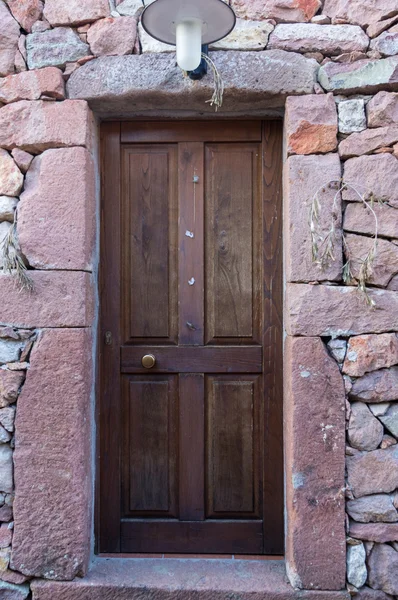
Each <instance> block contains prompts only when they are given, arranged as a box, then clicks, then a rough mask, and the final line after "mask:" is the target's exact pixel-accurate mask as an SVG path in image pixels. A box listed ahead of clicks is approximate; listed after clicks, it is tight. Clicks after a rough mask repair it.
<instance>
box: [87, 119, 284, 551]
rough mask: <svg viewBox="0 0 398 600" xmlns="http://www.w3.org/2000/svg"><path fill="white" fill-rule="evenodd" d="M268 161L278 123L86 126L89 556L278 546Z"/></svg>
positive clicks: (277, 390) (273, 156) (277, 224)
mask: <svg viewBox="0 0 398 600" xmlns="http://www.w3.org/2000/svg"><path fill="white" fill-rule="evenodd" d="M281 164H282V158H281V126H280V124H279V123H278V122H265V123H261V122H259V121H250V122H249V121H243V122H226V121H224V122H178V123H174V124H172V123H161V122H159V123H155V122H153V123H141V122H136V123H104V124H103V125H102V204H101V259H100V327H99V359H100V378H99V393H100V397H101V402H100V408H99V444H98V448H99V457H98V470H99V479H98V502H97V512H98V519H97V522H98V528H97V531H98V537H97V539H98V542H97V547H98V550H99V551H100V552H107V553H113V552H115V553H116V552H125V553H129V552H131V553H135V552H148V553H154V552H156V553H158V552H160V553H175V552H178V553H212V554H215V553H223V554H225V553H227V554H261V553H269V554H271V553H277V554H280V553H282V551H283V543H282V532H283V495H282V490H283V483H282V482H283V465H282V390H281V386H282V384H281V382H282V353H281V344H282V328H281V297H282V291H281V243H280V239H281V194H280V179H281ZM148 354H151V355H153V356H154V357H155V359H156V362H155V365H154V366H153V367H152V368H150V369H147V368H145V367H143V365H142V358H143V357H144V356H145V355H148Z"/></svg>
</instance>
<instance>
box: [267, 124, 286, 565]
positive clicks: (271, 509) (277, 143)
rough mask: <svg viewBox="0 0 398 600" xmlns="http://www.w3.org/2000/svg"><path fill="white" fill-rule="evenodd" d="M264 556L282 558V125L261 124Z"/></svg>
mask: <svg viewBox="0 0 398 600" xmlns="http://www.w3.org/2000/svg"><path fill="white" fill-rule="evenodd" d="M262 154H263V176H262V188H263V189H262V197H263V219H264V243H263V285H264V308H263V361H264V364H263V371H264V421H265V435H264V444H265V447H264V461H265V464H264V475H265V476H264V484H263V498H264V503H263V506H264V510H263V523H264V550H263V551H264V553H265V554H283V552H284V547H283V539H284V536H283V531H284V514H283V506H284V497H283V496H284V493H283V489H284V481H283V435H282V433H283V415H282V410H281V405H282V399H283V273H282V268H283V267H282V265H283V262H282V164H283V160H282V125H281V123H280V122H278V121H265V122H264V123H263V151H262Z"/></svg>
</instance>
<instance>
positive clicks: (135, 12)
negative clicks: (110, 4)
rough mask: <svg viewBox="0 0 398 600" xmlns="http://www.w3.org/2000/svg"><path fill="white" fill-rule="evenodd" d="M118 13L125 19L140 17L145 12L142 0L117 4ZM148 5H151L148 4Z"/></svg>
mask: <svg viewBox="0 0 398 600" xmlns="http://www.w3.org/2000/svg"><path fill="white" fill-rule="evenodd" d="M116 4H117V6H116V11H117V12H118V13H119V15H122V16H123V17H136V18H137V19H138V17H139V16H140V14H141V13H142V11H143V10H144V7H143V5H142V0H123V2H120V3H119V4H118V3H117V2H116ZM147 4H150V2H148V3H147Z"/></svg>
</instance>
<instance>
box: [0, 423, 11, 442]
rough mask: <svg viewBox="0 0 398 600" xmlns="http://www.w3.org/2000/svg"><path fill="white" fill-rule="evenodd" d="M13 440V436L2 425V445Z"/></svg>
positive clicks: (0, 439) (0, 429) (0, 436)
mask: <svg viewBox="0 0 398 600" xmlns="http://www.w3.org/2000/svg"><path fill="white" fill-rule="evenodd" d="M10 439H11V434H10V433H9V432H8V431H7V430H6V429H4V427H3V426H2V425H0V444H6V443H7V442H9V441H10Z"/></svg>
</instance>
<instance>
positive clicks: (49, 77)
mask: <svg viewBox="0 0 398 600" xmlns="http://www.w3.org/2000/svg"><path fill="white" fill-rule="evenodd" d="M42 95H45V96H50V97H51V98H56V99H57V100H63V99H64V98H65V87H64V80H63V78H62V71H61V70H60V69H57V68H56V67H47V68H45V69H37V70H34V71H26V72H24V73H19V74H18V75H9V76H8V77H6V78H5V79H2V80H0V102H4V103H5V104H7V103H9V102H17V101H18V100H39V98H40V96H42Z"/></svg>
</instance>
